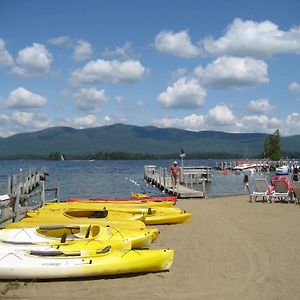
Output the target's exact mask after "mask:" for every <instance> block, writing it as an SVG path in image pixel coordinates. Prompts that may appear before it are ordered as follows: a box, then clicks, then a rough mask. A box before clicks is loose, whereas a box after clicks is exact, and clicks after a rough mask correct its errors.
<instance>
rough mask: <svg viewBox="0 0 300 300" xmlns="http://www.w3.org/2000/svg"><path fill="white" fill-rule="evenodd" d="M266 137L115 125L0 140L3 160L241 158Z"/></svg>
mask: <svg viewBox="0 0 300 300" xmlns="http://www.w3.org/2000/svg"><path fill="white" fill-rule="evenodd" d="M266 136H267V135H266V134H262V133H226V132H218V131H199V132H193V131H187V130H181V129H175V128H157V127H153V126H146V127H139V126H133V125H124V124H114V125H109V126H102V127H97V128H87V129H74V128H69V127H53V128H48V129H45V130H41V131H37V132H31V133H20V134H16V135H13V136H10V137H7V138H0V157H1V158H5V157H11V156H22V155H24V156H26V155H41V156H45V155H49V153H53V152H60V153H64V154H65V155H66V156H68V155H70V156H76V155H88V154H94V153H97V152H117V151H124V152H132V153H147V154H167V153H178V152H180V148H183V149H184V151H185V152H186V153H200V152H215V153H218V152H228V153H236V154H240V155H241V156H250V155H252V156H253V155H256V154H260V153H261V152H262V151H263V144H264V141H265V138H266ZM281 141H282V150H284V151H299V149H300V135H297V136H290V137H282V138H281Z"/></svg>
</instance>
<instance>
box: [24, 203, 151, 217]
mask: <svg viewBox="0 0 300 300" xmlns="http://www.w3.org/2000/svg"><path fill="white" fill-rule="evenodd" d="M62 207H63V206H62ZM44 214H48V215H53V216H54V215H55V216H56V215H57V214H64V215H65V216H66V217H75V218H89V219H102V220H106V221H114V220H118V221H120V220H140V221H143V220H144V219H145V216H144V212H143V211H142V212H137V213H135V212H131V211H130V210H127V211H117V210H108V209H106V208H99V207H97V206H94V207H87V206H86V205H85V206H81V207H80V206H78V208H77V207H72V206H70V207H67V206H65V208H63V209H56V208H54V209H52V208H51V206H44V207H41V208H39V209H36V210H31V211H29V212H27V213H26V217H30V218H35V217H39V216H42V215H44Z"/></svg>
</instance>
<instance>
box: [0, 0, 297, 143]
mask: <svg viewBox="0 0 300 300" xmlns="http://www.w3.org/2000/svg"><path fill="white" fill-rule="evenodd" d="M299 12H300V2H299V1H296V0H294V1H293V0H286V1H271V0H270V1H256V0H255V1H231V0H228V1H222V0H210V1H196V0H194V1H192V0H185V1H178V0H175V1H168V0H165V1H163V0H161V1H159V0H152V1H143V0H139V1H138V0H132V1H130V0H127V1H125V0H124V1H122V0H118V1H117V0H110V1H102V0H98V1H96V0H86V1H78V0H73V1H58V0H52V1H36V0H34V1H33V0H27V1H21V0H19V1H16V0H6V1H5V0H4V1H1V2H0V108H1V111H0V136H1V137H6V136H10V135H13V134H16V133H20V132H31V131H37V130H41V129H44V128H48V127H53V126H70V127H74V128H87V127H98V126H103V125H109V124H114V123H125V124H132V125H138V126H147V125H154V126H157V127H161V128H165V127H175V128H181V129H187V130H192V131H202V130H218V131H225V132H263V133H272V132H274V131H275V130H276V129H277V128H279V129H280V132H281V135H283V136H287V135H294V134H300V130H299V128H300V110H299V106H300V14H299Z"/></svg>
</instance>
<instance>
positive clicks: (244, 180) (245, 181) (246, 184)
mask: <svg viewBox="0 0 300 300" xmlns="http://www.w3.org/2000/svg"><path fill="white" fill-rule="evenodd" d="M243 183H244V192H248V193H249V194H250V189H249V178H248V175H247V174H245V175H244V178H243Z"/></svg>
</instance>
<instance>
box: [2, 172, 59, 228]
mask: <svg viewBox="0 0 300 300" xmlns="http://www.w3.org/2000/svg"><path fill="white" fill-rule="evenodd" d="M47 175H48V174H47V173H46V170H45V168H42V169H40V170H39V171H35V170H33V169H29V171H28V172H26V173H22V174H21V175H18V176H17V175H13V176H9V177H8V179H7V194H6V195H3V196H4V197H3V199H4V200H3V201H0V211H1V215H0V227H3V226H5V225H6V224H7V223H11V222H17V221H19V220H20V219H21V218H22V217H23V216H24V215H25V214H26V212H28V211H29V210H34V209H36V208H38V207H41V206H43V205H45V204H46V203H47V202H58V201H59V198H58V193H59V187H58V185H56V186H55V187H52V188H46V186H45V181H46V177H47ZM46 192H54V197H53V198H51V199H46V194H45V193H46Z"/></svg>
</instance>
